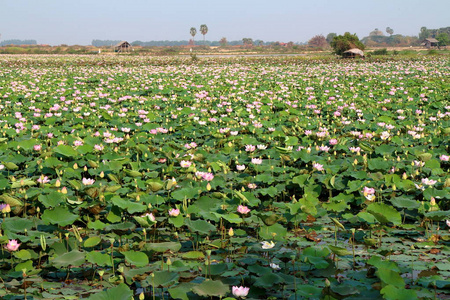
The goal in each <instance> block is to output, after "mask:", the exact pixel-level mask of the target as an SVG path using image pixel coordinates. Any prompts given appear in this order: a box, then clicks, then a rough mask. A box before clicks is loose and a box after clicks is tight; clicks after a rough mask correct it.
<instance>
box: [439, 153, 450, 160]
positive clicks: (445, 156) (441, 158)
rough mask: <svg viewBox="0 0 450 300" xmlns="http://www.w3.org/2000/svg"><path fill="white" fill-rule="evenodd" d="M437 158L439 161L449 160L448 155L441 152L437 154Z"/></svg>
mask: <svg viewBox="0 0 450 300" xmlns="http://www.w3.org/2000/svg"><path fill="white" fill-rule="evenodd" d="M439 159H440V160H441V161H449V160H450V156H448V155H444V154H442V155H441V156H439Z"/></svg>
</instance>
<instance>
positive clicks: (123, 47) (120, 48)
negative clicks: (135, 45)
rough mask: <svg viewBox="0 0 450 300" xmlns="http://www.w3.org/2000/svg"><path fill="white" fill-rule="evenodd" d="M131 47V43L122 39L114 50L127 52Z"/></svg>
mask: <svg viewBox="0 0 450 300" xmlns="http://www.w3.org/2000/svg"><path fill="white" fill-rule="evenodd" d="M130 49H131V44H130V43H128V42H127V41H122V42H120V43H118V44H117V45H116V46H115V50H116V52H129V51H130Z"/></svg>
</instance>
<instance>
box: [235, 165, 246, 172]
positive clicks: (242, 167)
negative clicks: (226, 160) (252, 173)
mask: <svg viewBox="0 0 450 300" xmlns="http://www.w3.org/2000/svg"><path fill="white" fill-rule="evenodd" d="M236 170H238V171H244V170H245V165H236Z"/></svg>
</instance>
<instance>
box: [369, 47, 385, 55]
mask: <svg viewBox="0 0 450 300" xmlns="http://www.w3.org/2000/svg"><path fill="white" fill-rule="evenodd" d="M372 54H373V55H388V51H387V49H386V48H383V49H377V50H375V51H373V52H372Z"/></svg>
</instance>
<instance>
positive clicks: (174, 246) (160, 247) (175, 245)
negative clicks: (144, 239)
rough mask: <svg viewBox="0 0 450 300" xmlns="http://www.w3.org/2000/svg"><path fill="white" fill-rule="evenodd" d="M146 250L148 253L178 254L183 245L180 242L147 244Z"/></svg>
mask: <svg viewBox="0 0 450 300" xmlns="http://www.w3.org/2000/svg"><path fill="white" fill-rule="evenodd" d="M145 249H146V250H147V251H155V252H166V251H169V250H170V251H172V252H178V251H180V249H181V244H180V243H179V242H163V243H147V244H145Z"/></svg>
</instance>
